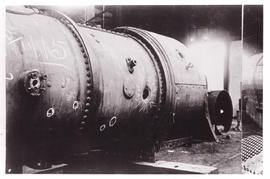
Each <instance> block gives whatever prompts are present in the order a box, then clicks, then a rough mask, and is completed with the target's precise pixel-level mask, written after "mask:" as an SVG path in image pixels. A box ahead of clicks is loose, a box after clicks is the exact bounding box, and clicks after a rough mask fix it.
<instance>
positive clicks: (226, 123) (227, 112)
mask: <svg viewBox="0 0 270 179" xmlns="http://www.w3.org/2000/svg"><path fill="white" fill-rule="evenodd" d="M208 104H209V113H210V119H211V122H212V124H214V125H215V126H216V130H217V131H216V132H218V133H219V132H228V131H229V130H230V127H231V123H232V116H233V107H232V100H231V97H230V95H229V93H228V92H227V91H225V90H221V91H210V92H208ZM218 126H222V127H223V129H222V130H218Z"/></svg>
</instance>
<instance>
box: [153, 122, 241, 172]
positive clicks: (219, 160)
mask: <svg viewBox="0 0 270 179" xmlns="http://www.w3.org/2000/svg"><path fill="white" fill-rule="evenodd" d="M235 124H236V122H235V121H234V122H233V127H234V126H235ZM226 136H229V137H228V138H227V137H226ZM218 138H219V142H202V143H197V144H192V146H191V147H179V148H176V149H174V150H167V151H163V152H159V153H157V154H156V158H157V159H159V160H167V161H175V162H183V163H190V164H197V165H198V164H199V165H206V166H213V167H217V168H218V171H219V173H223V174H225V173H226V174H239V173H241V132H236V131H233V130H231V131H229V132H228V133H227V134H226V135H224V136H218Z"/></svg>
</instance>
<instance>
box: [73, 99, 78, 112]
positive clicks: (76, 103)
mask: <svg viewBox="0 0 270 179" xmlns="http://www.w3.org/2000/svg"><path fill="white" fill-rule="evenodd" d="M72 107H73V109H75V110H76V109H78V107H79V102H78V101H74V102H73V105H72Z"/></svg>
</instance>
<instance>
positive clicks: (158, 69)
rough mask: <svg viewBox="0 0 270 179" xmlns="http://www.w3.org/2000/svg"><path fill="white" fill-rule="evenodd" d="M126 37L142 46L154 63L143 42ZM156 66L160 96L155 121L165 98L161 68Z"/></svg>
mask: <svg viewBox="0 0 270 179" xmlns="http://www.w3.org/2000/svg"><path fill="white" fill-rule="evenodd" d="M127 36H128V37H130V38H132V39H134V40H136V41H137V42H139V43H140V45H142V46H143V47H144V49H145V50H146V51H147V52H148V54H149V55H150V56H151V59H155V62H156V58H155V57H154V55H153V54H152V52H151V50H150V49H149V48H148V47H147V46H146V45H145V44H144V42H142V41H141V40H140V39H138V38H136V37H134V36H132V35H129V34H128V35H127ZM156 63H157V62H156ZM157 66H158V68H157V72H158V78H159V82H160V85H161V87H160V91H159V93H160V94H161V95H160V98H159V102H158V103H159V105H158V108H157V114H156V115H155V116H154V118H155V119H157V118H159V112H160V111H161V106H162V102H163V98H164V96H165V94H164V91H165V90H164V84H163V79H162V77H161V76H162V74H161V71H160V68H162V67H160V65H159V64H158V63H157Z"/></svg>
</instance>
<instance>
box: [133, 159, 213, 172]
mask: <svg viewBox="0 0 270 179" xmlns="http://www.w3.org/2000/svg"><path fill="white" fill-rule="evenodd" d="M134 164H136V165H140V166H146V167H152V168H156V169H158V170H167V171H170V173H175V174H177V173H182V174H183V173H189V174H217V173H218V169H217V168H216V167H212V166H205V165H193V164H187V163H181V162H168V161H156V162H155V163H149V162H134Z"/></svg>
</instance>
